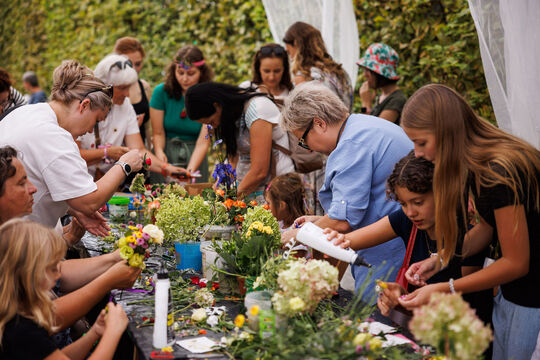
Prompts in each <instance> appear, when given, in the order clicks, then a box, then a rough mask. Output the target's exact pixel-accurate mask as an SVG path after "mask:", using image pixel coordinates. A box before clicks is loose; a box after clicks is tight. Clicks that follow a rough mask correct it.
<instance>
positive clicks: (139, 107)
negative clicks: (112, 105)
mask: <svg viewBox="0 0 540 360" xmlns="http://www.w3.org/2000/svg"><path fill="white" fill-rule="evenodd" d="M114 52H115V53H116V54H119V55H124V56H126V57H127V58H128V59H129V60H130V61H131V63H132V64H133V69H135V71H136V72H137V75H139V74H140V72H141V69H142V66H143V62H144V57H145V52H144V48H143V47H142V45H141V43H140V42H139V40H137V39H135V38H133V37H129V36H126V37H123V38H120V39H118V40H116V44H115V45H114ZM151 97H152V89H151V88H150V85H149V84H148V83H147V82H146V80H143V79H141V78H139V79H138V80H137V82H134V83H133V84H132V85H131V87H130V88H129V101H131V105H132V106H133V110H135V114H137V123H138V124H139V131H140V133H141V137H142V139H143V142H144V143H145V140H146V126H147V125H149V120H150V99H151ZM145 144H146V143H145Z"/></svg>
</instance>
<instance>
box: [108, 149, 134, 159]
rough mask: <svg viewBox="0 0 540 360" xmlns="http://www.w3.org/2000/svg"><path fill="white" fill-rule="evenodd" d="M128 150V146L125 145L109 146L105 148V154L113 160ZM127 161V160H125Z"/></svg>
mask: <svg viewBox="0 0 540 360" xmlns="http://www.w3.org/2000/svg"><path fill="white" fill-rule="evenodd" d="M128 151H129V148H128V147H126V146H111V147H109V148H107V156H108V157H110V158H111V159H113V160H114V161H117V160H118V159H120V158H121V157H122V155H124V154H125V153H127V152H128ZM126 162H127V161H126Z"/></svg>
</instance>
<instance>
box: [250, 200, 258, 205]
mask: <svg viewBox="0 0 540 360" xmlns="http://www.w3.org/2000/svg"><path fill="white" fill-rule="evenodd" d="M249 205H251V206H257V202H256V201H255V200H251V201H250V202H249Z"/></svg>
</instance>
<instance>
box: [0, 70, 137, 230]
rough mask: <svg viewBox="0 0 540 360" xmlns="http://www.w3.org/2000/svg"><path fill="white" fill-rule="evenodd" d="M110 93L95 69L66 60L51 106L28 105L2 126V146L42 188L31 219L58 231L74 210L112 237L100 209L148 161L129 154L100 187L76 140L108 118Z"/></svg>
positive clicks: (90, 225) (55, 76)
mask: <svg viewBox="0 0 540 360" xmlns="http://www.w3.org/2000/svg"><path fill="white" fill-rule="evenodd" d="M110 90H111V89H110V88H107V87H106V86H105V84H104V83H103V82H102V81H101V80H99V79H98V78H97V77H95V76H94V74H93V73H92V71H91V70H90V69H88V68H87V67H85V66H83V65H81V64H79V63H78V62H76V61H74V60H66V61H64V62H62V65H60V66H58V67H57V68H56V69H55V70H54V73H53V87H52V91H51V101H50V102H49V103H40V104H34V105H25V106H22V107H20V108H18V109H15V110H13V111H12V112H11V113H10V114H9V115H7V116H6V117H5V118H4V119H3V120H2V121H1V122H0V146H5V145H10V146H12V147H14V148H15V149H17V150H18V151H20V153H21V154H22V156H21V158H20V160H21V161H22V163H23V165H24V167H25V168H26V171H27V175H28V179H29V180H30V181H31V182H32V183H33V184H34V185H35V186H36V188H37V192H36V193H35V195H34V199H35V201H34V204H33V211H32V214H31V215H29V218H30V219H32V220H34V221H37V222H39V223H41V224H44V225H47V226H50V227H54V226H56V225H57V223H58V220H59V219H60V217H62V216H63V215H65V214H66V211H67V210H68V207H70V208H71V209H73V210H75V211H74V214H75V215H76V216H77V218H78V220H79V222H81V223H82V224H83V225H84V226H85V227H86V229H87V230H89V231H91V232H93V233H94V234H97V235H104V236H106V235H107V234H108V233H107V230H109V229H108V227H107V226H106V222H105V219H104V218H103V217H102V216H101V215H100V214H99V212H97V210H98V209H99V208H100V207H101V206H103V204H105V203H106V202H107V201H108V200H109V199H110V198H111V196H112V195H113V193H114V192H115V191H116V189H117V187H118V186H119V185H120V184H121V183H122V182H123V181H124V180H125V176H126V175H125V169H126V168H131V169H132V170H134V171H136V170H139V169H140V168H141V167H142V157H141V155H140V154H139V152H138V151H136V150H133V151H129V152H127V153H125V154H123V155H122V156H121V157H120V158H119V161H118V162H117V163H116V164H117V166H114V167H113V168H112V169H111V170H110V171H109V172H108V173H107V174H105V176H103V178H102V179H101V180H99V181H98V182H94V180H93V178H92V176H90V175H89V174H88V170H87V167H86V163H85V161H84V160H83V159H82V158H81V155H80V153H79V149H78V147H77V144H76V143H75V141H74V138H77V137H78V136H81V135H83V134H85V133H87V132H90V131H93V129H94V126H95V124H96V123H97V122H101V121H103V120H104V119H105V117H106V116H107V113H108V112H109V109H110V107H111V95H112V94H111V91H110Z"/></svg>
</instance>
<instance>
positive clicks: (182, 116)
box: [180, 109, 187, 119]
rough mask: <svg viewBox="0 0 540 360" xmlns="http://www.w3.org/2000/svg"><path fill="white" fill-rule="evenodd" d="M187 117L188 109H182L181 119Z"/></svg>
mask: <svg viewBox="0 0 540 360" xmlns="http://www.w3.org/2000/svg"><path fill="white" fill-rule="evenodd" d="M186 117H187V114H186V109H184V110H182V112H181V113H180V118H181V119H185V118H186Z"/></svg>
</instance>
